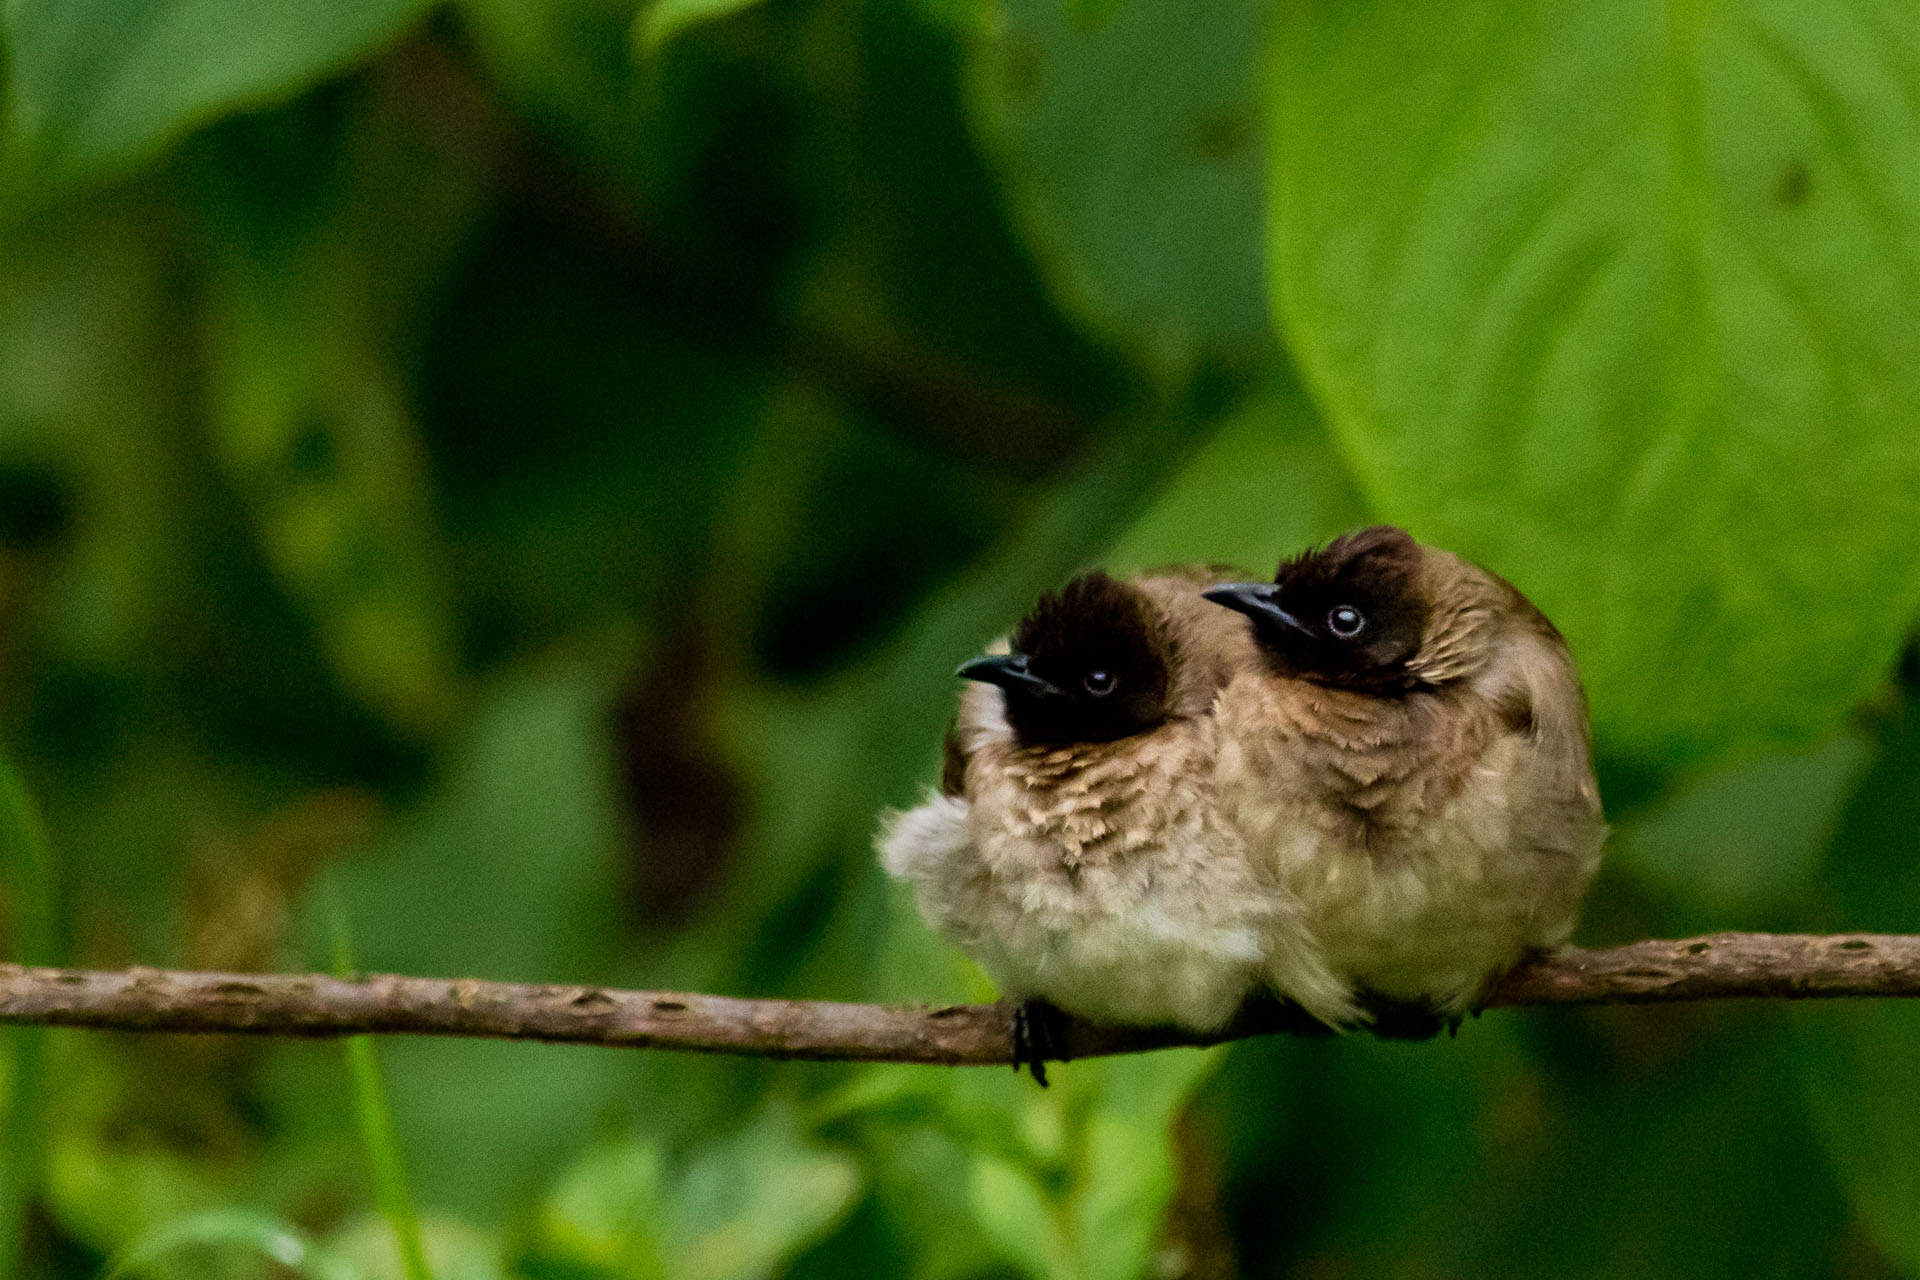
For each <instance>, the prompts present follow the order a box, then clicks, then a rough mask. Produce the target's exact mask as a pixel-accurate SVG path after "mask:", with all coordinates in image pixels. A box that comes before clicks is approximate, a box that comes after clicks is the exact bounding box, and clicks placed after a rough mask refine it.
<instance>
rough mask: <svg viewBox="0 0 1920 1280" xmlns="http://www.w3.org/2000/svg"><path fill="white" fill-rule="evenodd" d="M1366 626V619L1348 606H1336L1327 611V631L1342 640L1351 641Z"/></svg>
mask: <svg viewBox="0 0 1920 1280" xmlns="http://www.w3.org/2000/svg"><path fill="white" fill-rule="evenodd" d="M1366 625H1367V619H1366V617H1365V615H1363V614H1362V613H1361V612H1360V611H1359V610H1358V609H1356V608H1354V607H1353V606H1352V605H1350V604H1337V605H1335V606H1334V607H1333V608H1331V609H1329V610H1328V611H1327V630H1329V631H1331V632H1333V634H1334V635H1336V636H1338V637H1339V638H1340V639H1342V640H1351V639H1353V638H1354V637H1355V636H1357V635H1359V634H1360V631H1361V628H1363V627H1365V626H1366Z"/></svg>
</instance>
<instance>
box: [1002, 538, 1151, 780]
mask: <svg viewBox="0 0 1920 1280" xmlns="http://www.w3.org/2000/svg"><path fill="white" fill-rule="evenodd" d="M1176 648H1177V646H1176V644H1175V642H1174V639H1173V637H1172V635H1171V634H1169V632H1168V629H1167V626H1166V623H1165V619H1164V617H1163V615H1162V614H1161V612H1160V610H1159V609H1158V608H1157V607H1156V606H1155V605H1154V603H1153V601H1151V600H1149V599H1148V598H1147V596H1146V594H1145V593H1144V592H1142V591H1141V590H1140V589H1139V588H1138V587H1136V586H1133V585H1132V584H1130V583H1126V582H1122V581H1119V580H1118V579H1115V578H1111V577H1108V576H1107V575H1106V574H1104V573H1101V572H1099V571H1097V570H1096V571H1094V572H1092V573H1084V574H1081V575H1080V576H1079V577H1077V578H1075V579H1073V580H1072V581H1071V582H1069V583H1067V584H1066V585H1065V586H1064V587H1062V588H1060V590H1058V591H1052V592H1048V593H1047V594H1046V595H1043V596H1041V597H1040V599H1039V601H1038V603H1036V604H1035V605H1034V607H1033V611H1032V612H1031V613H1029V614H1027V616H1026V617H1025V618H1023V619H1021V622H1020V626H1019V628H1018V629H1017V630H1016V631H1015V632H1014V635H1013V654H1012V657H1013V659H1014V660H1016V661H1021V660H1024V665H1025V670H1026V672H1027V673H1029V674H1030V675H1031V676H1033V677H1037V680H1036V681H1029V682H1022V683H1018V684H1007V685H1006V686H1005V694H1006V707H1007V723H1008V724H1009V725H1010V726H1011V727H1012V728H1013V731H1014V733H1015V735H1016V736H1018V737H1019V738H1020V740H1021V741H1022V742H1027V743H1041V742H1105V741H1111V740H1112V739H1115V738H1124V737H1127V736H1128V735H1130V734H1135V733H1141V732H1144V731H1146V730H1148V729H1151V728H1153V727H1155V726H1156V725H1158V724H1160V723H1162V722H1163V721H1165V720H1166V718H1167V705H1168V698H1169V694H1170V691H1171V689H1172V684H1173V666H1174V663H1175V662H1176V661H1177V656H1178V655H1177V653H1176Z"/></svg>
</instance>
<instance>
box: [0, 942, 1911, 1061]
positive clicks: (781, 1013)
mask: <svg viewBox="0 0 1920 1280" xmlns="http://www.w3.org/2000/svg"><path fill="white" fill-rule="evenodd" d="M1831 996H1856V997H1858V996H1920V937H1912V936H1889V935H1876V934H1841V935H1836V936H1833V937H1816V936H1811V935H1806V934H1765V933H1721V934H1714V935H1711V936H1709V937H1703V938H1691V939H1683V940H1680V941H1671V942H1670V941H1659V940H1655V941H1649V942H1636V943H1633V944H1631V945H1629V946H1624V947H1609V948H1602V949H1597V950H1585V951H1582V950H1570V951H1564V952H1560V953H1557V954H1554V955H1548V956H1541V957H1539V958H1538V959H1535V960H1532V961H1530V962H1528V963H1527V964H1524V965H1522V966H1521V967H1520V968H1518V969H1516V970H1514V972H1513V973H1511V974H1509V975H1508V976H1507V978H1506V979H1505V980H1504V981H1503V982H1501V983H1500V984H1499V986H1498V987H1497V988H1496V989H1495V991H1494V993H1493V995H1492V998H1491V999H1490V1000H1489V1001H1488V1005H1489V1007H1502V1006H1514V1005H1550V1004H1586V1005H1595V1004H1650V1003H1656V1002H1666V1001H1677V1000H1715V999H1731V998H1771V999H1807V998H1814V997H1831ZM0 1023H23V1024H24V1023H31V1024H38V1025H43V1026H64V1027H91V1028H96V1029H102V1030H118V1031H174V1032H229V1033H242V1034H250V1035H281V1036H343V1035H355V1034H360V1033H381V1034H389V1035H438V1036H488V1037H495V1038H500V1039H508V1040H549V1041H554V1042H558V1043H565V1044H597V1045H619V1046H626V1047H629V1048H650V1049H682V1050H690V1051H693V1052H697V1053H742V1054H755V1055H759V1056H761V1057H772V1058H810V1059H819V1060H847V1061H864V1062H922V1063H944V1064H948V1065H962V1064H978V1065H988V1064H998V1065H1002V1066H1004V1065H1005V1064H1006V1063H1007V1062H1008V1061H1009V1060H1010V1055H1011V1051H1012V1046H1011V1040H1010V1026H1009V1018H1008V1010H1007V1008H1006V1006H1004V1005H943V1006H931V1005H917V1006H902V1005H870V1004H836V1003H829V1002H825V1001H810V1000H741V999H735V998H732V997H729V996H707V995H688V994H682V993H679V992H663V991H621V990H616V989H611V988H605V987H574V986H536V985H531V984H525V983H509V982H481V981H477V980H475V979H468V978H462V979H456V980H448V979H443V978H403V977H393V976H388V975H371V976H366V977H359V978H329V977H323V976H319V975H315V974H232V973H183V972H172V971H165V970H160V969H144V968H140V969H130V970H127V971H126V972H124V973H119V972H115V973H104V972H94V971H88V970H79V969H34V968H25V967H22V966H20V965H4V964H0ZM1305 1029H1308V1028H1307V1027H1306V1026H1305V1025H1304V1024H1303V1020H1302V1018H1301V1016H1300V1015H1298V1014H1297V1012H1291V1011H1288V1010H1285V1009H1280V1008H1277V1007H1274V1008H1265V1009H1256V1010H1250V1011H1249V1012H1248V1013H1247V1014H1246V1015H1245V1016H1243V1017H1242V1018H1241V1019H1240V1020H1238V1021H1237V1022H1236V1023H1235V1024H1234V1025H1233V1026H1231V1027H1229V1028H1227V1029H1226V1030H1224V1031H1222V1032H1219V1033H1217V1034H1213V1035H1190V1034H1186V1033H1183V1032H1179V1031H1173V1030H1162V1029H1149V1030H1141V1029H1128V1028H1112V1027H1096V1026H1092V1025H1090V1024H1087V1023H1081V1022H1075V1023H1074V1024H1073V1026H1072V1028H1071V1030H1070V1032H1069V1036H1068V1049H1069V1051H1070V1053H1071V1054H1072V1056H1074V1057H1095V1056H1099V1055H1102V1054H1111V1053H1131V1052H1138V1051H1141V1050H1145V1049H1157V1048H1164V1047H1167V1046H1171V1045H1200V1044H1216V1043H1219V1042H1221V1041H1225V1040H1234V1039H1239V1038H1242V1037H1245V1036H1250V1035H1262V1034H1268V1033H1272V1032H1277V1031H1301V1030H1305Z"/></svg>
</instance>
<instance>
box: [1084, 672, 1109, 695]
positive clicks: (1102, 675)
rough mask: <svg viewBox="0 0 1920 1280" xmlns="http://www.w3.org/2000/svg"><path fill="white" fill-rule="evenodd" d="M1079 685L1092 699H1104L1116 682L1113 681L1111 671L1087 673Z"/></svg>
mask: <svg viewBox="0 0 1920 1280" xmlns="http://www.w3.org/2000/svg"><path fill="white" fill-rule="evenodd" d="M1080 683H1081V685H1082V686H1083V687H1084V688H1085V689H1086V691H1087V692H1088V693H1090V694H1092V695H1093V696H1094V697H1096V698H1104V697H1106V696H1107V695H1108V694H1110V693H1112V692H1113V686H1114V685H1115V684H1117V683H1118V681H1116V680H1115V679H1114V677H1113V672H1111V671H1089V672H1087V674H1086V678H1085V679H1083V680H1081V682H1080Z"/></svg>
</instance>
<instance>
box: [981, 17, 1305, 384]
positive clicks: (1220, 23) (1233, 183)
mask: <svg viewBox="0 0 1920 1280" xmlns="http://www.w3.org/2000/svg"><path fill="white" fill-rule="evenodd" d="M1267 10H1268V6H1267V5H1266V4H1265V3H1264V0H1227V3H1224V4H1215V5H1211V6H1209V7H1208V9H1207V12H1206V15H1205V18H1204V19H1200V20H1196V16H1195V14H1194V12H1193V9H1192V6H1191V5H1189V4H1186V3H1183V2H1182V0H1125V3H1122V4H1119V5H1118V6H1114V5H1111V4H1107V3H1100V4H1097V5H1093V4H1077V5H1075V6H1074V11H1072V12H1070V11H1069V9H1068V7H1067V6H1066V5H1064V4H1063V3H1062V0H1007V2H1006V3H1004V4H1002V5H1000V6H999V9H998V12H997V13H996V14H995V15H994V18H993V20H992V21H990V22H985V23H982V24H980V38H979V39H978V40H977V41H976V42H975V43H974V46H973V48H972V56H971V59H970V63H969V68H968V70H969V88H970V94H969V97H970V101H971V106H972V110H973V114H974V117H975V119H976V122H977V124H978V126H979V130H980V132H981V134H982V137H983V140H984V141H985V143H986V144H987V147H988V150H989V152H990V153H991V155H992V157H993V158H994V159H995V160H996V161H997V162H998V167H999V170H1000V173H1001V177H1002V179H1003V182H1004V184H1005V187H1006V191H1007V197H1008V202H1009V204H1010V206H1011V208H1012V211H1013V213H1014V216H1015V219H1016V221H1017V222H1018V224H1019V225H1020V227H1021V228H1022V229H1023V231H1024V233H1025V236H1026V239H1027V242H1028V245H1029V248H1030V249H1031V250H1032V252H1033V254H1034V256H1035V257H1036V258H1037V259H1038V261H1039V263H1040V265H1041V268H1042V270H1043V272H1044V274H1045V275H1046V278H1047V280H1048V282H1049V284H1050V287H1051V288H1052V290H1053V292H1054V293H1055V294H1056V295H1057V296H1058V297H1059V298H1060V299H1061V300H1062V302H1063V303H1064V304H1065V305H1066V306H1067V307H1068V308H1069V309H1070V310H1072V311H1073V312H1074V313H1076V314H1077V315H1079V316H1080V317H1081V318H1083V319H1084V320H1085V321H1087V322H1088V323H1089V324H1090V325H1091V326H1092V327H1093V328H1094V329H1096V330H1097V331H1099V332H1100V333H1102V334H1104V335H1105V336H1106V337H1107V338H1108V339H1109V340H1111V341H1113V342H1116V343H1117V344H1119V345H1121V346H1122V347H1125V348H1126V349H1128V350H1130V351H1132V352H1134V353H1136V354H1138V355H1141V356H1143V357H1145V358H1146V359H1147V360H1148V361H1149V362H1150V363H1151V364H1152V365H1153V366H1154V367H1155V368H1156V369H1157V370H1159V371H1160V372H1161V373H1163V374H1165V375H1168V376H1174V377H1177V376H1179V375H1181V374H1183V373H1185V372H1186V371H1188V370H1190V369H1191V368H1192V367H1193V366H1194V365H1195V364H1196V363H1198V362H1200V361H1202V360H1206V359H1217V360H1227V361H1232V362H1241V361H1247V360H1250V359H1253V358H1257V357H1258V356H1260V355H1262V354H1264V353H1265V352H1267V351H1268V350H1269V349H1270V347H1271V337H1270V330H1269V326H1268V321H1267V314H1266V304H1265V296H1264V285H1263V283H1262V279H1263V277H1262V261H1263V250H1262V246H1261V236H1260V216H1261V186H1262V173H1261V168H1262V159H1261V147H1260V107H1259V102H1260V49H1261V47H1262V38H1263V34H1264V31H1265V26H1266V20H1267Z"/></svg>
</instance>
